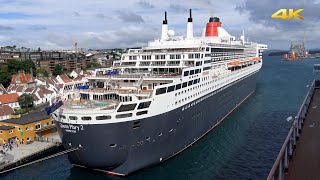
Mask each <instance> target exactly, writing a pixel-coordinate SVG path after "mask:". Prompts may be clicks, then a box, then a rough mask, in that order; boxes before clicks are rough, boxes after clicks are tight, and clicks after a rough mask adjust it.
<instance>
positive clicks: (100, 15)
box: [96, 13, 106, 19]
mask: <svg viewBox="0 0 320 180" xmlns="http://www.w3.org/2000/svg"><path fill="white" fill-rule="evenodd" d="M96 17H97V18H100V19H104V18H105V17H106V16H105V15H104V14H102V13H97V14H96Z"/></svg>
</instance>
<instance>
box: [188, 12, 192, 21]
mask: <svg viewBox="0 0 320 180" xmlns="http://www.w3.org/2000/svg"><path fill="white" fill-rule="evenodd" d="M188 22H192V10H191V9H190V17H189V18H188Z"/></svg>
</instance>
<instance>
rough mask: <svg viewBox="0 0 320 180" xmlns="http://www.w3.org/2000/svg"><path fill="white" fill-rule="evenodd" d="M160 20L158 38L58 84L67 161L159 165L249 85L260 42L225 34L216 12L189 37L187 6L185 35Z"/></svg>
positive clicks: (123, 168)
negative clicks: (70, 81)
mask: <svg viewBox="0 0 320 180" xmlns="http://www.w3.org/2000/svg"><path fill="white" fill-rule="evenodd" d="M168 22H169V21H168V20H167V15H166V14H165V19H164V20H163V23H162V32H161V37H159V39H156V40H153V41H150V42H149V43H148V45H147V46H146V47H142V48H139V49H129V50H128V51H127V53H126V54H123V55H122V57H121V60H119V61H115V62H114V64H113V66H112V67H111V68H101V69H96V70H95V71H94V73H93V74H92V75H90V76H87V77H86V80H85V81H83V84H81V83H80V84H74V85H71V86H66V87H65V88H64V92H63V94H61V99H63V103H61V101H59V103H58V104H60V105H61V106H60V105H59V106H60V107H57V106H56V105H55V104H53V106H54V107H56V108H55V109H54V110H52V111H53V112H52V117H53V118H54V120H55V121H56V125H57V128H58V132H59V135H60V137H61V139H62V143H63V145H64V146H65V148H66V149H71V148H73V149H74V148H77V150H76V151H73V152H71V153H69V154H68V158H69V160H70V162H71V163H72V164H73V165H75V166H80V167H85V168H90V169H94V170H98V171H103V172H105V173H107V174H111V175H123V176H125V175H128V174H130V173H132V172H134V171H137V170H140V169H142V168H145V167H148V166H151V165H155V164H158V163H161V162H163V161H165V160H167V159H169V158H171V157H173V156H175V155H177V154H179V153H180V152H182V151H183V150H185V149H186V148H188V147H190V146H191V145H192V144H193V143H195V142H197V141H198V140H199V139H201V138H202V137H203V136H204V135H206V134H207V133H208V132H210V131H211V130H212V129H213V128H215V127H216V126H218V125H219V124H220V123H221V122H222V121H223V120H224V119H225V118H226V117H227V116H228V115H229V114H230V113H231V112H232V111H233V110H234V109H235V108H237V107H238V106H239V105H240V104H241V103H242V102H243V101H245V100H246V99H247V98H248V97H249V96H250V95H251V94H252V93H253V92H254V91H255V88H256V79H257V76H258V73H259V70H260V69H261V67H262V52H263V50H265V49H267V45H264V44H258V43H255V42H246V40H245V39H246V38H245V37H244V34H243V35H242V36H240V37H239V38H237V37H235V36H232V35H230V34H229V33H228V32H227V31H226V30H225V29H223V28H222V27H221V25H222V23H221V21H220V19H219V18H217V17H210V18H209V21H208V23H207V24H206V26H205V27H204V29H203V30H202V35H201V36H199V37H195V36H194V33H193V18H192V15H191V10H190V16H189V17H188V18H187V25H186V26H187V28H186V29H187V33H186V35H185V36H176V35H175V32H174V31H173V30H169V28H168V24H169V23H168ZM56 104H57V103H56ZM199 153H201V152H199Z"/></svg>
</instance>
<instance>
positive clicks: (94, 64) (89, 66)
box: [87, 62, 101, 69]
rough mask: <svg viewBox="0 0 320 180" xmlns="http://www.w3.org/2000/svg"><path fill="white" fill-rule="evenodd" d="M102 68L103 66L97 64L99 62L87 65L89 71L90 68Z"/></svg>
mask: <svg viewBox="0 0 320 180" xmlns="http://www.w3.org/2000/svg"><path fill="white" fill-rule="evenodd" d="M92 67H93V68H100V67H101V64H99V63H97V62H89V63H87V69H89V68H92Z"/></svg>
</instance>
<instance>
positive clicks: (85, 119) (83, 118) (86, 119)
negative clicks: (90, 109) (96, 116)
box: [81, 116, 92, 121]
mask: <svg viewBox="0 0 320 180" xmlns="http://www.w3.org/2000/svg"><path fill="white" fill-rule="evenodd" d="M81 119H82V120H83V121H90V120H91V119H92V118H91V117H90V116H84V117H81Z"/></svg>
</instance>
